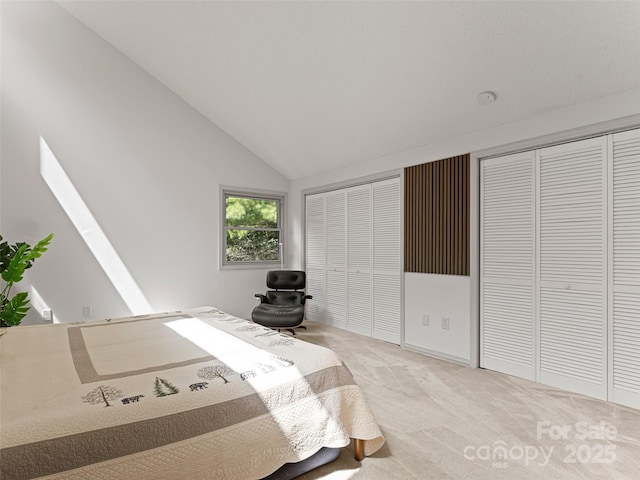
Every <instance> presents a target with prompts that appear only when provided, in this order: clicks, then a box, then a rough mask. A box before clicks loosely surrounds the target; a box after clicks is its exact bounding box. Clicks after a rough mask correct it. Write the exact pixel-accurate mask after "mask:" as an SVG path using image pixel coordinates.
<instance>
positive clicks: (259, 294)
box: [254, 293, 269, 303]
mask: <svg viewBox="0 0 640 480" xmlns="http://www.w3.org/2000/svg"><path fill="white" fill-rule="evenodd" d="M254 296H255V297H256V298H259V299H260V303H269V299H268V298H267V296H266V295H263V294H261V293H256V294H255V295H254Z"/></svg>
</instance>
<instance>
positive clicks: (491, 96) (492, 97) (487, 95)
mask: <svg viewBox="0 0 640 480" xmlns="http://www.w3.org/2000/svg"><path fill="white" fill-rule="evenodd" d="M496 98H497V97H496V94H495V93H493V92H489V91H487V92H482V93H481V94H480V95H478V103H479V104H480V105H490V104H492V103H493V102H495V101H496Z"/></svg>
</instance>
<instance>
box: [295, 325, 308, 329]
mask: <svg viewBox="0 0 640 480" xmlns="http://www.w3.org/2000/svg"><path fill="white" fill-rule="evenodd" d="M296 328H302V329H303V330H306V329H307V326H306V325H298V326H297V327H296Z"/></svg>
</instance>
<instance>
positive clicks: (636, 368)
mask: <svg viewBox="0 0 640 480" xmlns="http://www.w3.org/2000/svg"><path fill="white" fill-rule="evenodd" d="M611 154H612V159H613V160H612V162H611V168H612V172H611V175H610V180H609V185H610V187H611V188H610V194H609V212H610V216H609V225H610V231H611V232H612V236H613V242H612V243H613V245H612V249H610V251H611V255H610V257H609V258H610V260H611V262H610V263H611V267H610V275H609V281H610V283H609V286H610V287H609V301H610V305H611V318H612V321H611V324H612V325H611V330H610V334H611V335H610V336H611V338H610V343H609V346H610V357H609V360H610V362H609V363H610V373H611V377H612V379H611V382H610V385H611V390H610V394H611V395H610V397H612V398H610V400H612V401H614V402H616V403H620V404H623V405H627V406H630V407H634V408H640V130H633V131H630V132H622V133H618V134H615V135H613V136H612V151H611Z"/></svg>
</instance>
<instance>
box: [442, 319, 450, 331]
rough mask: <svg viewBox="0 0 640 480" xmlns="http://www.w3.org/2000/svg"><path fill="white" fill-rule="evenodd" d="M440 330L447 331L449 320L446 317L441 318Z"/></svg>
mask: <svg viewBox="0 0 640 480" xmlns="http://www.w3.org/2000/svg"><path fill="white" fill-rule="evenodd" d="M442 329H443V330H449V318H448V317H442Z"/></svg>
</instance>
